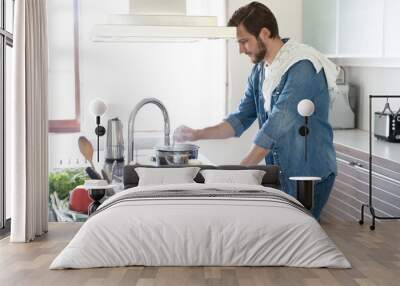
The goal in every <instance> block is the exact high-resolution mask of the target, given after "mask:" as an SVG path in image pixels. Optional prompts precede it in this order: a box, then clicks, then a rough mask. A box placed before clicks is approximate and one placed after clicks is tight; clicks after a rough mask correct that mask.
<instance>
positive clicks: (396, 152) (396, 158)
mask: <svg viewBox="0 0 400 286" xmlns="http://www.w3.org/2000/svg"><path fill="white" fill-rule="evenodd" d="M368 136H369V133H368V131H364V130H361V129H350V130H335V131H334V137H333V142H334V143H335V144H339V145H343V146H346V147H349V148H352V149H356V150H359V151H361V152H365V153H367V154H368V153H369V141H368ZM372 136H373V137H372V154H373V155H374V156H376V157H380V158H383V159H387V160H390V161H393V162H396V163H399V164H400V143H391V142H387V141H384V140H378V139H376V138H375V137H374V135H373V134H372Z"/></svg>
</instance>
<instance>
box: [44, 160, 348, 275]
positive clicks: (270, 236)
mask: <svg viewBox="0 0 400 286" xmlns="http://www.w3.org/2000/svg"><path fill="white" fill-rule="evenodd" d="M135 167H136V166H127V167H126V168H125V170H124V183H125V186H126V189H125V190H124V191H122V192H119V193H117V194H116V195H114V196H112V197H110V198H109V199H107V200H106V201H105V202H104V203H103V204H102V205H101V206H100V207H99V208H98V210H97V211H96V212H95V213H94V214H93V215H92V216H91V217H90V218H89V220H88V221H87V222H86V223H85V224H84V225H83V226H82V227H81V229H80V230H79V232H78V233H77V234H76V235H75V237H74V238H73V239H72V241H71V242H70V243H69V244H68V245H67V246H66V247H65V248H64V250H62V252H61V253H60V254H59V255H58V256H57V257H56V258H55V260H54V261H53V262H52V264H51V265H50V269H65V268H92V267H118V266H129V265H144V266H292V267H313V268H314V267H330V268H350V267H351V265H350V263H349V262H348V260H347V259H346V258H345V256H344V255H343V253H342V252H341V251H340V250H339V249H338V248H337V247H336V245H335V244H334V243H333V242H332V241H331V240H330V238H329V237H328V236H327V234H326V233H325V232H324V230H323V229H322V228H321V226H320V225H319V223H318V222H317V221H316V220H315V219H314V218H313V217H312V216H311V215H310V213H309V212H308V211H307V210H306V209H305V208H304V207H303V206H302V205H301V204H300V203H299V202H298V201H297V200H295V199H294V198H292V197H290V196H288V195H286V194H285V193H283V192H281V191H280V190H279V189H278V188H279V185H278V179H277V178H278V171H279V170H278V169H277V168H276V167H274V166H257V167H256V168H260V169H263V170H265V171H266V174H265V175H264V177H263V178H262V185H258V186H257V185H245V184H218V183H212V184H205V183H202V177H201V175H200V174H199V175H197V176H196V178H195V181H196V183H187V184H170V185H155V186H137V182H138V176H137V173H136V172H135ZM201 168H202V169H206V168H216V167H214V166H201ZM219 168H222V169H223V168H226V169H238V168H240V167H236V166H225V167H224V166H222V167H219Z"/></svg>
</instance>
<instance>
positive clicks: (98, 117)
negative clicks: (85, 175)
mask: <svg viewBox="0 0 400 286" xmlns="http://www.w3.org/2000/svg"><path fill="white" fill-rule="evenodd" d="M96 124H97V130H99V126H100V116H96ZM96 134H97V162H100V154H99V153H100V152H99V145H100V144H99V143H100V136H99V132H96Z"/></svg>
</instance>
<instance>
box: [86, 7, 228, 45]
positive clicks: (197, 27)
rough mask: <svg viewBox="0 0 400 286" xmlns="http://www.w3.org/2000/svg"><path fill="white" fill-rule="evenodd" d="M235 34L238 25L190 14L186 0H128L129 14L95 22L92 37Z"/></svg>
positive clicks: (97, 39)
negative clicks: (229, 24) (220, 24)
mask: <svg viewBox="0 0 400 286" xmlns="http://www.w3.org/2000/svg"><path fill="white" fill-rule="evenodd" d="M199 1H200V0H199ZM235 35H236V29H235V28H233V27H224V26H218V25H217V17H215V16H187V15H186V0H129V14H114V15H110V16H109V19H108V21H107V24H103V25H95V27H94V29H93V31H92V40H93V41H95V42H137V41H181V40H182V41H185V40H196V39H232V38H235Z"/></svg>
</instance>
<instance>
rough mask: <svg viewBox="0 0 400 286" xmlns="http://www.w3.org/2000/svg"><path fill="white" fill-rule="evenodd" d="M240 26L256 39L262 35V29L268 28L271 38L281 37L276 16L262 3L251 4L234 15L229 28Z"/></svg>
mask: <svg viewBox="0 0 400 286" xmlns="http://www.w3.org/2000/svg"><path fill="white" fill-rule="evenodd" d="M240 24H242V25H243V26H244V27H245V28H246V30H247V31H248V32H249V33H250V34H252V35H254V36H255V37H256V38H258V36H259V35H260V31H261V29H262V28H267V29H268V30H269V31H270V32H271V35H270V38H276V37H279V30H278V23H277V22H276V18H275V16H274V14H273V13H272V12H271V10H270V9H269V8H268V7H267V6H265V5H264V4H262V3H260V2H251V3H250V4H247V5H246V6H243V7H240V8H239V9H238V10H236V11H235V13H233V15H232V17H231V18H230V20H229V22H228V27H238V26H239V25H240Z"/></svg>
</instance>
